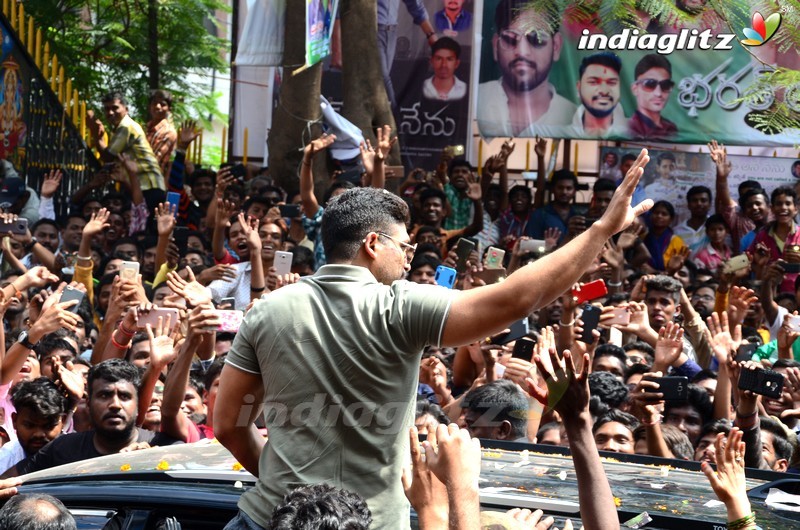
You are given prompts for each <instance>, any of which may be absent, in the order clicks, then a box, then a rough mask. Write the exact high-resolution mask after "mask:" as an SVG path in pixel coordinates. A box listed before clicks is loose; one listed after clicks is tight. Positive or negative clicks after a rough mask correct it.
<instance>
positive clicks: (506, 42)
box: [499, 29, 550, 50]
mask: <svg viewBox="0 0 800 530" xmlns="http://www.w3.org/2000/svg"><path fill="white" fill-rule="evenodd" d="M522 39H525V40H527V41H528V44H529V45H530V47H531V48H544V47H545V46H547V45H548V44H550V38H549V37H548V36H547V35H546V34H544V33H543V32H541V31H531V32H530V33H525V34H523V33H519V32H517V31H513V30H510V29H507V30H505V31H501V32H500V41H499V42H500V46H502V47H503V48H506V49H508V50H513V49H516V48H517V47H518V46H519V44H520V42H522Z"/></svg>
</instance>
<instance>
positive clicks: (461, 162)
mask: <svg viewBox="0 0 800 530" xmlns="http://www.w3.org/2000/svg"><path fill="white" fill-rule="evenodd" d="M437 42H438V41H437ZM457 167H465V168H467V171H472V164H470V163H469V160H467V159H465V158H454V159H453V160H451V161H450V165H449V166H448V168H447V174H448V175H449V176H451V177H452V176H453V170H454V169H455V168H457Z"/></svg>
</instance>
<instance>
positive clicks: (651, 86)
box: [636, 79, 675, 92]
mask: <svg viewBox="0 0 800 530" xmlns="http://www.w3.org/2000/svg"><path fill="white" fill-rule="evenodd" d="M636 84H637V85H640V86H641V87H642V88H643V89H644V90H645V92H652V91H653V90H655V89H656V87H661V91H662V92H669V91H670V90H672V89H673V88H675V81H673V80H672V79H664V80H663V81H659V80H657V79H639V80H638V81H636Z"/></svg>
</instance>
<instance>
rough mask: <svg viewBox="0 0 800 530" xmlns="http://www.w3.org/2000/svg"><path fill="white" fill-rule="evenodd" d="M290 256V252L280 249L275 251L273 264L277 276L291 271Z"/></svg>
mask: <svg viewBox="0 0 800 530" xmlns="http://www.w3.org/2000/svg"><path fill="white" fill-rule="evenodd" d="M292 256H293V255H292V253H291V252H284V251H282V250H276V251H275V260H274V261H273V265H274V266H275V271H276V273H277V274H278V276H283V275H284V274H289V273H290V272H292Z"/></svg>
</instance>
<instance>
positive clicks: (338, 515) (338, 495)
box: [267, 484, 372, 530]
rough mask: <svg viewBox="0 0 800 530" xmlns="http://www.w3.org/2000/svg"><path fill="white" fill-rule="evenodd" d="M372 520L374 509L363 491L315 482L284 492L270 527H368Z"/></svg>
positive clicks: (362, 529) (360, 529)
mask: <svg viewBox="0 0 800 530" xmlns="http://www.w3.org/2000/svg"><path fill="white" fill-rule="evenodd" d="M371 523H372V512H370V510H369V507H368V506H367V503H366V501H365V500H364V499H363V498H362V497H361V496H360V495H358V494H356V493H353V492H350V491H347V490H344V489H337V488H334V487H333V486H329V485H327V484H312V485H310V486H301V487H299V488H296V489H294V490H292V491H290V492H289V493H287V494H286V495H284V496H283V500H282V501H281V503H280V504H279V505H278V506H276V507H275V510H273V512H272V518H271V519H270V521H269V524H268V525H267V528H270V529H271V530H294V529H295V528H319V529H322V530H338V529H341V528H346V529H348V530H367V529H368V528H369V525H370V524H371Z"/></svg>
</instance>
